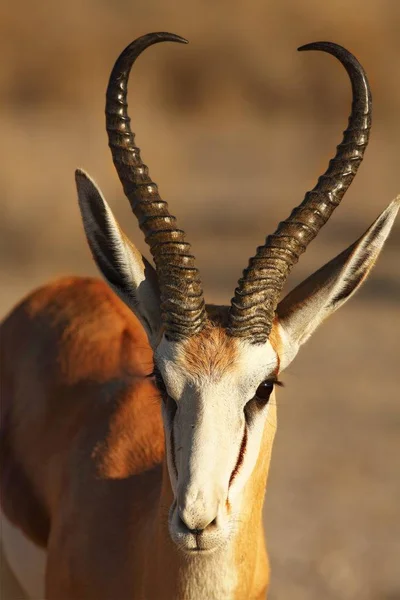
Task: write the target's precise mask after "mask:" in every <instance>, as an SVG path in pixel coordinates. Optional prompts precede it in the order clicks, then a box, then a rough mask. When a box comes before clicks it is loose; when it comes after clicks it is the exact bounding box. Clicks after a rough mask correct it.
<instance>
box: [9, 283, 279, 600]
mask: <svg viewBox="0 0 400 600" xmlns="http://www.w3.org/2000/svg"><path fill="white" fill-rule="evenodd" d="M1 336H2V339H1V352H2V355H1V363H2V372H1V376H2V382H1V383H2V402H3V405H2V418H3V421H2V424H1V440H2V445H1V453H2V456H1V462H2V472H1V478H2V479H1V484H2V485H1V490H2V495H1V505H2V509H3V511H4V513H5V514H6V516H7V517H8V519H9V520H10V521H11V522H12V523H14V524H16V525H17V526H19V527H20V528H21V529H22V530H23V532H24V533H25V535H26V536H27V538H28V539H30V540H32V541H33V542H34V543H36V544H38V545H41V546H43V547H47V555H48V565H47V582H46V597H47V599H48V600H71V598H80V599H87V600H102V599H104V600H105V599H107V600H109V599H110V598H121V599H122V598H123V599H127V600H128V599H129V600H143V599H146V600H152V599H154V600H158V599H159V598H163V599H165V600H168V599H170V600H172V599H174V600H179V599H181V600H183V599H184V598H185V599H188V586H190V585H193V581H194V579H193V578H195V579H196V577H197V579H198V573H201V572H202V569H203V567H204V565H208V566H207V568H206V570H205V571H204V572H205V573H206V574H207V573H208V571H207V569H212V568H214V567H213V565H214V564H217V565H218V564H219V563H218V556H217V555H215V558H213V559H212V560H213V561H217V562H216V563H215V562H210V561H208V562H206V561H205V559H203V558H202V557H197V558H196V559H193V560H192V561H190V560H188V559H187V557H185V556H184V555H182V554H181V553H180V552H179V551H178V550H177V548H176V547H175V546H174V544H173V543H172V541H171V539H170V535H169V532H168V527H167V512H168V508H169V506H170V504H171V501H172V491H171V487H170V482H169V477H168V473H167V467H166V464H165V461H164V430H163V424H162V419H161V415H160V399H159V397H158V391H157V390H156V389H155V387H154V384H153V382H152V379H151V378H148V377H146V375H148V374H149V373H151V371H152V368H153V360H152V352H151V349H150V347H149V344H148V342H147V338H146V335H145V333H144V331H143V329H142V327H141V325H140V324H139V322H138V321H137V319H136V318H135V317H134V316H133V314H132V313H131V312H130V311H129V309H128V308H126V307H125V305H124V304H123V303H122V302H121V301H120V300H119V299H118V298H117V297H116V296H115V295H114V294H113V293H112V292H111V291H110V290H109V288H108V287H107V286H106V285H105V284H103V283H102V282H100V281H97V280H94V279H90V278H86V279H81V278H67V279H63V280H61V281H58V282H55V283H53V284H51V285H49V286H46V287H44V288H41V289H39V290H37V291H36V292H34V293H33V294H32V295H30V296H29V297H28V298H27V299H26V300H25V301H23V302H22V303H21V304H20V305H19V306H18V307H17V308H16V309H15V310H14V311H13V312H12V313H11V315H10V316H9V317H8V318H7V319H6V320H5V322H4V323H3V324H2V327H1ZM194 340H195V341H192V343H190V344H188V350H187V352H186V354H185V356H186V358H185V360H186V361H187V363H186V366H187V368H193V369H198V372H199V374H201V375H203V374H204V373H205V372H209V370H210V368H214V367H215V368H218V369H228V368H229V366H230V363H231V362H232V360H233V359H234V356H233V354H232V347H231V344H230V341H229V339H228V338H225V339H224V336H223V333H222V331H221V330H220V329H219V327H218V326H213V327H210V328H209V329H208V330H207V335H204V336H199V337H198V338H197V339H196V338H194ZM207 356H208V358H207V359H206V358H205V357H207ZM195 361H196V362H195ZM199 364H200V365H201V366H200V367H199V366H198V365H199ZM271 410H272V412H271V417H270V418H269V419H268V424H267V426H266V432H265V434H264V442H263V445H264V447H263V448H262V449H261V452H260V456H259V459H258V463H257V466H256V468H255V469H254V473H253V475H252V476H251V478H250V480H249V482H248V484H247V487H246V490H245V496H244V498H245V499H244V504H243V514H241V515H240V525H239V526H238V530H237V531H236V532H235V535H234V538H233V542H232V543H233V548H234V553H233V555H232V557H233V562H232V563H229V562H227V561H225V563H221V564H222V567H223V568H224V569H225V570H226V573H227V574H228V577H229V573H230V572H231V573H232V577H233V576H234V578H235V579H234V580H235V581H236V580H237V582H238V587H237V590H236V592H235V598H236V599H237V600H239V598H240V599H243V598H246V600H247V599H249V600H250V599H254V600H256V599H258V598H260V597H261V594H262V593H263V590H264V589H265V588H266V585H267V580H268V569H267V559H266V552H265V546H264V540H263V532H262V523H261V508H262V501H263V497H264V489H265V481H266V477H267V471H268V464H269V458H270V448H271V445H272V437H273V432H274V423H272V427H271V419H272V420H274V416H273V415H274V410H275V409H274V408H272V407H271ZM250 507H252V510H250ZM213 556H214V555H213ZM196 560H197V561H199V562H198V563H196V562H195V561H196ZM201 561H204V562H201ZM229 570H231V571H229ZM210 572H211V571H210ZM191 582H192V583H191ZM200 584H201V580H200V582H199V583H198V584H197V585H200ZM207 597H208V598H211V597H212V590H211V591H210V593H209V595H208V596H207Z"/></svg>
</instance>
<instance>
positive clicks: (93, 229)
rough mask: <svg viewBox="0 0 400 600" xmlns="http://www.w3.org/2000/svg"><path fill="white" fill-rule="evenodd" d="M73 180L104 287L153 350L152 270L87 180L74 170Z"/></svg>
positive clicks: (156, 308)
mask: <svg viewBox="0 0 400 600" xmlns="http://www.w3.org/2000/svg"><path fill="white" fill-rule="evenodd" d="M75 180H76V186H77V189H78V199H79V206H80V209H81V214H82V219H83V225H84V228H85V233H86V237H87V240H88V242H89V246H90V249H91V251H92V255H93V258H94V260H95V261H96V264H97V266H98V267H99V269H100V271H101V273H102V274H103V276H104V278H105V280H106V281H107V283H108V284H109V285H110V286H111V287H112V289H113V290H114V291H115V292H116V293H117V294H118V296H119V297H120V298H121V299H122V300H123V301H124V302H125V304H127V305H128V306H129V307H130V308H131V309H132V310H133V312H134V313H135V315H136V316H137V317H138V319H139V320H140V322H141V323H142V325H143V327H144V328H145V330H146V332H147V335H148V337H149V341H150V344H151V345H152V347H153V348H154V347H155V346H156V345H157V342H158V340H159V335H160V331H161V317H160V294H159V290H158V283H157V275H156V272H155V269H154V268H153V267H152V266H151V264H150V263H149V262H148V261H147V260H146V259H145V258H144V257H143V256H142V255H141V254H140V252H139V251H138V250H137V249H136V248H135V246H134V245H133V244H132V243H131V242H130V240H129V239H128V238H127V237H126V235H125V234H124V232H123V231H122V229H121V228H120V226H119V225H118V223H117V221H116V219H115V217H114V215H113V214H112V212H111V209H110V207H109V206H108V204H107V202H106V201H105V199H104V198H103V196H102V194H101V192H100V191H99V189H98V188H97V186H96V185H95V183H94V182H93V181H92V180H91V179H90V178H89V176H88V175H87V174H86V173H84V171H81V170H77V171H76V172H75Z"/></svg>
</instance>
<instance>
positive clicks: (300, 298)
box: [277, 197, 400, 348]
mask: <svg viewBox="0 0 400 600" xmlns="http://www.w3.org/2000/svg"><path fill="white" fill-rule="evenodd" d="M399 206H400V197H399V198H397V199H396V200H394V201H393V202H392V203H391V204H390V205H389V206H388V208H387V209H386V210H384V211H383V212H382V214H381V215H380V216H379V217H378V218H377V219H376V221H375V222H374V223H373V224H372V225H371V226H370V227H369V229H368V230H367V231H366V232H365V233H364V234H363V235H362V236H361V237H360V238H359V239H358V240H357V241H356V242H354V243H353V244H352V245H351V246H349V248H347V249H346V250H344V251H343V252H341V253H340V254H339V255H338V256H336V257H335V258H334V259H332V260H331V261H330V262H328V263H327V264H326V265H324V266H323V267H322V268H321V269H319V270H318V271H316V272H315V273H313V275H311V276H310V277H308V278H307V279H306V280H305V281H303V282H302V283H301V284H300V285H298V286H297V287H296V288H295V289H294V290H293V291H292V292H290V293H289V294H288V295H287V296H286V298H284V300H282V302H280V304H279V305H278V308H277V314H278V317H279V322H280V324H281V326H282V328H283V331H284V333H285V334H286V335H287V336H288V338H289V340H290V343H291V344H292V346H293V347H296V348H297V347H298V346H300V345H301V344H303V343H304V342H305V341H306V340H307V339H308V338H309V337H310V335H311V334H312V333H313V332H314V331H315V330H316V329H317V327H318V326H319V325H320V324H321V323H322V322H323V321H324V320H325V319H326V318H327V317H329V316H330V315H331V314H332V313H334V312H335V311H336V310H337V309H338V308H340V307H341V306H342V305H343V304H344V303H345V302H346V301H347V300H348V299H349V298H350V297H351V296H352V295H353V294H354V293H355V292H356V291H357V290H358V289H359V287H360V286H361V284H362V283H363V282H364V281H365V279H366V278H367V276H368V275H369V273H370V271H371V269H372V267H373V266H374V264H375V262H376V260H377V258H378V256H379V253H380V252H381V250H382V248H383V245H384V243H385V241H386V239H387V237H388V235H389V233H390V230H391V228H392V225H393V223H394V220H395V217H396V215H397V212H398V209H399Z"/></svg>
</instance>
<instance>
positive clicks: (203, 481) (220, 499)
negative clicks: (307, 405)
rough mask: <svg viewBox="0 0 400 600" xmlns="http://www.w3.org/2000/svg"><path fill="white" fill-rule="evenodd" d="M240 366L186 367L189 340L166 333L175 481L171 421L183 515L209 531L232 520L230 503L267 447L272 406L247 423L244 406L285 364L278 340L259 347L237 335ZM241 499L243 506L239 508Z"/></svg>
mask: <svg viewBox="0 0 400 600" xmlns="http://www.w3.org/2000/svg"><path fill="white" fill-rule="evenodd" d="M233 343H234V344H235V360H234V364H232V365H231V366H230V368H229V369H225V370H224V372H222V373H218V372H212V371H211V372H207V374H205V375H204V376H201V374H199V373H196V374H195V373H190V372H188V369H185V362H184V352H185V346H184V343H179V342H168V341H167V340H165V339H163V340H162V342H161V344H160V346H159V348H158V350H157V353H156V362H157V365H158V368H159V369H160V372H161V376H162V377H163V380H164V383H165V386H166V388H167V391H168V393H169V394H170V396H171V397H172V398H173V399H174V400H175V401H176V402H177V405H178V410H177V412H176V415H175V418H174V425H173V435H174V442H175V443H174V445H175V449H174V451H175V463H176V466H177V469H178V480H176V476H175V472H174V469H173V468H172V460H171V448H170V430H169V426H168V422H167V419H165V424H166V429H167V436H166V438H167V447H168V464H169V472H170V478H171V483H172V487H173V490H174V494H175V496H176V498H177V502H178V507H179V508H178V510H180V514H181V518H182V519H183V520H184V521H185V522H186V523H187V526H188V527H189V528H191V529H196V528H198V529H202V528H204V527H205V526H206V525H208V523H209V522H211V521H213V520H214V519H217V521H218V522H219V523H222V525H221V526H223V521H224V519H227V518H228V516H227V514H226V502H227V500H229V503H230V504H231V506H232V509H233V512H235V510H237V509H238V507H239V504H240V493H241V490H242V489H243V487H244V485H245V484H246V481H247V480H248V478H249V477H250V475H251V473H252V471H253V469H254V466H255V464H256V462H257V458H258V455H259V452H260V446H261V441H262V437H263V432H264V427H265V422H266V420H267V419H268V412H269V409H268V406H266V407H265V408H264V409H260V410H259V412H258V413H257V415H256V417H255V418H254V419H253V421H252V422H251V424H246V421H245V415H244V407H245V405H246V403H247V402H248V401H249V400H251V399H252V398H253V397H254V395H255V392H256V389H257V387H258V386H259V385H260V383H261V382H262V381H264V379H265V378H266V377H268V376H270V375H271V374H272V373H274V372H275V371H276V369H277V366H278V359H277V356H276V353H275V351H274V349H273V348H272V346H271V344H270V343H269V342H267V343H266V344H263V345H252V344H250V343H249V342H247V341H245V340H239V339H235V340H234V341H233ZM245 428H246V430H247V431H246V435H247V440H246V448H245V453H244V456H243V459H242V460H241V464H240V468H239V469H238V472H237V473H235V476H234V478H233V481H232V482H231V485H230V481H231V476H232V473H233V471H234V470H235V467H236V465H237V461H238V458H239V452H240V448H241V444H242V441H243V435H244V431H245ZM235 504H237V507H236V509H235Z"/></svg>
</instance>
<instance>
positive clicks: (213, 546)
mask: <svg viewBox="0 0 400 600" xmlns="http://www.w3.org/2000/svg"><path fill="white" fill-rule="evenodd" d="M168 528H169V533H170V536H171V539H172V541H173V542H174V543H175V544H176V546H177V547H178V548H179V550H181V551H182V552H184V553H186V554H188V555H190V556H200V555H201V556H206V555H209V554H212V553H213V552H215V551H216V550H217V549H218V548H221V546H222V545H223V544H225V543H226V542H227V539H228V537H229V535H227V531H226V529H225V528H221V527H220V528H213V529H212V530H210V531H208V530H205V531H202V532H200V533H194V532H191V531H190V530H187V529H186V528H185V527H184V526H183V525H182V523H181V521H180V519H179V517H178V511H177V507H176V502H174V503H173V504H172V506H171V508H170V511H169V519H168Z"/></svg>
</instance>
